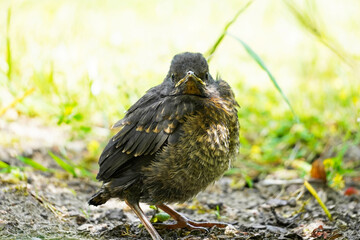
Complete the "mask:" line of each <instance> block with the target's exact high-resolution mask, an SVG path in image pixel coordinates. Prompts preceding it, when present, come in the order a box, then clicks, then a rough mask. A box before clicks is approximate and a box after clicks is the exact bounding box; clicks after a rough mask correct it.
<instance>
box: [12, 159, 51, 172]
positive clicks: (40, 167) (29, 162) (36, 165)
mask: <svg viewBox="0 0 360 240" xmlns="http://www.w3.org/2000/svg"><path fill="white" fill-rule="evenodd" d="M16 158H17V159H19V160H20V161H22V162H23V163H25V164H27V165H29V166H31V167H33V168H34V169H37V170H40V171H43V172H50V171H51V169H48V168H47V167H44V166H43V165H41V164H40V163H38V162H36V161H34V160H32V159H31V158H27V157H23V156H17V157H16Z"/></svg>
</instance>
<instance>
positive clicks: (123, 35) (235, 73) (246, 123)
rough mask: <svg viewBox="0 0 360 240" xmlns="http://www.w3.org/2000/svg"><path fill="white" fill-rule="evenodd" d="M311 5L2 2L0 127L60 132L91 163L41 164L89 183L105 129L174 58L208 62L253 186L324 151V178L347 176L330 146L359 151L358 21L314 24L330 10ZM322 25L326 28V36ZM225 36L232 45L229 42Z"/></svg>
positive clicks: (343, 18) (349, 17) (345, 18)
mask: <svg viewBox="0 0 360 240" xmlns="http://www.w3.org/2000/svg"><path fill="white" fill-rule="evenodd" d="M307 4H308V5H305V7H303V6H301V7H300V6H297V5H296V4H295V3H294V2H292V1H284V2H277V3H270V2H269V3H264V4H262V3H259V2H257V1H249V2H247V3H246V4H241V5H238V2H237V1H230V2H229V3H227V4H219V3H211V4H208V5H201V6H200V5H198V3H194V5H192V8H188V7H187V2H184V3H181V4H180V3H177V2H176V3H160V2H157V1H148V2H146V3H144V4H142V5H141V6H139V5H138V4H137V3H136V1H134V2H131V3H118V4H115V3H111V4H110V3H108V4H102V3H101V2H100V1H93V2H91V3H90V2H89V3H86V4H83V5H81V6H80V5H79V4H77V3H74V2H71V1H63V2H45V1H40V2H39V3H38V2H37V3H34V2H33V3H30V2H24V3H22V4H11V3H7V2H1V3H0V9H1V10H0V13H3V14H1V16H6V18H2V19H0V24H1V25H4V26H6V29H5V28H4V29H1V30H0V42H6V44H1V45H0V113H1V114H0V115H2V116H1V117H2V118H3V119H4V121H7V122H11V121H14V119H12V118H11V116H10V115H11V114H10V113H11V112H12V113H14V112H16V114H17V117H18V118H21V117H25V118H40V119H42V120H43V121H44V122H46V123H47V124H48V125H49V126H52V127H58V126H61V127H63V126H66V127H67V128H68V129H70V130H69V132H70V135H69V139H68V141H69V142H72V141H75V140H79V141H85V142H86V143H87V145H88V151H87V155H85V156H84V155H82V157H83V159H80V161H79V162H76V163H75V162H73V161H70V160H69V159H67V158H66V157H65V156H66V154H62V157H61V158H60V157H59V156H57V155H58V154H54V153H49V155H50V156H51V158H52V159H53V161H54V162H56V163H57V164H58V165H59V166H60V167H61V168H63V169H64V170H65V171H66V172H68V173H69V174H71V175H72V176H83V177H90V178H93V174H92V173H91V171H94V172H96V167H95V166H96V159H97V157H98V155H99V154H100V152H101V149H102V147H103V145H104V144H105V142H106V140H107V139H109V137H110V135H111V132H110V131H107V129H109V127H110V126H111V125H112V124H113V123H115V122H116V121H117V120H118V119H120V118H122V117H123V115H124V112H125V111H126V109H128V108H129V107H130V106H131V104H133V103H134V102H135V101H136V100H137V99H138V98H139V97H140V96H141V95H142V94H143V93H144V92H145V91H146V90H147V89H148V88H150V87H151V86H154V85H156V84H159V83H160V82H161V81H162V79H163V77H164V76H165V74H166V71H167V68H168V65H169V62H170V59H171V57H172V55H174V54H175V53H177V52H181V51H185V50H190V51H200V52H206V50H207V52H206V56H208V57H209V59H211V62H210V68H211V72H212V74H213V75H215V73H216V71H219V72H220V73H221V74H222V76H223V77H224V79H225V80H227V81H228V82H229V83H230V84H231V86H232V88H233V90H234V92H235V94H236V97H237V100H238V102H239V103H240V105H241V108H240V109H239V119H240V124H241V135H240V141H241V149H240V155H239V157H238V159H237V161H236V162H235V163H234V169H237V168H238V169H242V171H240V175H244V172H246V173H247V174H248V175H246V176H245V177H246V180H247V182H248V183H249V184H251V183H252V182H251V179H250V178H251V177H252V176H253V175H252V174H251V173H252V172H256V174H259V173H260V174H266V173H268V172H271V171H273V170H276V169H277V168H281V167H294V162H295V161H298V162H299V161H300V162H304V163H305V164H311V162H312V161H313V160H315V159H317V158H320V157H322V156H324V155H326V153H327V151H328V150H327V149H328V147H329V146H330V148H331V149H333V151H334V153H333V155H334V157H331V158H330V159H333V160H332V161H333V162H334V164H333V165H331V166H334V167H333V168H329V171H330V172H332V175H331V178H335V176H337V175H336V173H339V174H340V175H344V174H347V172H346V171H345V170H346V166H345V165H344V164H342V161H343V158H342V155H341V153H342V149H343V148H342V146H337V145H338V142H343V143H346V144H348V145H358V144H359V143H360V133H359V132H360V131H359V128H360V125H359V120H358V118H359V117H360V97H359V94H358V93H359V92H360V84H359V81H358V79H357V76H358V71H357V70H356V68H354V67H353V66H357V64H358V61H359V57H358V56H360V53H359V51H358V50H357V48H356V46H357V43H358V41H354V40H352V39H353V35H352V33H350V32H355V33H356V34H360V33H359V30H358V29H360V28H357V27H356V23H354V21H353V20H354V19H356V17H357V15H356V14H355V13H354V12H352V11H351V7H349V6H348V5H345V6H344V8H343V10H342V11H345V13H343V14H340V15H339V17H338V19H332V18H330V17H328V16H323V15H322V14H321V13H323V14H324V13H327V11H326V9H327V8H328V7H332V4H334V3H329V4H326V3H317V2H316V3H311V2H308V3H307ZM315 4H320V6H317V5H315ZM346 6H347V7H346ZM149 8H150V9H152V11H149V10H148V9H149ZM339 11H340V9H339ZM346 11H348V14H346V13H347V12H346ZM154 12H155V13H158V14H157V15H156V16H154V15H153V13H154ZM75 13H76V14H75ZM33 16H35V17H33ZM199 16H201V18H199ZM232 16H234V17H233V18H231V17H232ZM195 19H196V21H195ZM229 20H230V21H229ZM322 22H327V23H329V24H327V25H326V29H325V27H324V24H322ZM125 23H126V24H125ZM224 23H227V24H226V25H225V27H224ZM354 24H355V25H354ZM189 26H191V27H189ZM204 26H205V27H204ZM54 29H56V30H54ZM349 29H350V30H351V31H350V30H349ZM303 30H305V31H303ZM229 31H230V32H231V34H232V35H231V36H236V39H238V40H237V41H232V39H230V38H225V36H226V35H227V34H228V32H229ZM339 32H341V34H342V35H340V34H338V33H339ZM164 33H166V38H164ZM308 33H310V35H311V36H312V37H308V35H309V34H308ZM340 36H349V37H348V38H346V37H341V38H340ZM213 42H215V44H213V45H211V44H212V43H213ZM239 43H240V44H239ZM319 43H320V44H319ZM321 46H325V47H321ZM344 46H346V48H345V47H344ZM349 47H352V49H354V50H353V51H349V50H348V49H349ZM208 49H209V50H208ZM215 51H216V54H214V53H215ZM249 56H250V57H249ZM254 60H255V62H256V63H257V64H258V65H256V64H254ZM265 63H266V65H265ZM349 66H351V67H350V68H349ZM262 70H265V72H266V73H267V76H266V75H265V76H264V74H263V71H262ZM274 76H276V79H275V78H274ZM268 77H269V78H270V79H271V80H270V81H269V78H268ZM272 84H274V85H275V88H273V86H272ZM280 87H281V88H280ZM279 92H280V94H279ZM290 103H291V104H290ZM295 113H296V114H295ZM294 116H295V119H298V120H296V121H294ZM15 121H16V120H15ZM99 132H102V133H105V134H99ZM20 137H21V136H19V138H20ZM21 159H22V160H23V162H25V163H26V164H28V165H30V166H32V167H33V168H37V169H39V170H41V167H40V166H39V165H37V164H36V163H34V162H31V161H29V160H26V159H25V158H21V157H20V160H21ZM4 164H6V162H0V167H2V168H7V167H8V166H6V165H4ZM38 164H40V165H41V163H40V162H39V163H38ZM89 166H90V168H91V169H90V170H91V171H89ZM244 169H245V170H244ZM247 169H250V170H249V171H247ZM43 170H44V171H46V170H45V169H43ZM357 171H358V170H357ZM230 173H231V174H233V175H236V174H237V173H239V171H233V172H230ZM256 174H254V175H256ZM299 174H300V175H304V174H306V173H303V172H302V170H300V169H299Z"/></svg>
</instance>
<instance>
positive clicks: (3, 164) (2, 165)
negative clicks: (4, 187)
mask: <svg viewBox="0 0 360 240" xmlns="http://www.w3.org/2000/svg"><path fill="white" fill-rule="evenodd" d="M8 167H9V164H7V163H6V162H3V161H1V160H0V168H8Z"/></svg>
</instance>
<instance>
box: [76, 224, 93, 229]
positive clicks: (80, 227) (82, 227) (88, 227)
mask: <svg viewBox="0 0 360 240" xmlns="http://www.w3.org/2000/svg"><path fill="white" fill-rule="evenodd" d="M93 227H94V226H93V225H92V224H89V223H86V224H83V225H81V226H79V227H78V228H77V230H79V231H90V230H91V229H92V228H93Z"/></svg>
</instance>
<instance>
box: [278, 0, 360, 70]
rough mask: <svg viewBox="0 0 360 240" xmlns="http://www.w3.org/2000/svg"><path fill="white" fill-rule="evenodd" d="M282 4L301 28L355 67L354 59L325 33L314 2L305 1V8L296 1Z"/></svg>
mask: <svg viewBox="0 0 360 240" xmlns="http://www.w3.org/2000/svg"><path fill="white" fill-rule="evenodd" d="M284 2H285V5H286V6H287V8H288V9H289V11H290V12H291V14H292V15H293V16H294V18H295V19H296V21H297V22H298V24H299V25H300V26H301V27H302V28H304V29H305V30H306V31H307V32H309V33H310V34H312V35H313V36H314V37H315V38H316V39H317V40H318V41H319V42H320V43H322V44H323V45H324V46H325V47H327V48H328V49H330V51H332V52H333V53H335V54H336V55H337V56H338V57H339V58H340V59H341V60H342V61H343V62H344V63H346V64H347V65H348V66H350V67H352V68H355V67H357V65H356V62H354V58H353V57H352V56H351V55H350V54H349V53H348V52H346V51H345V49H344V48H343V47H342V46H341V45H340V44H339V43H338V42H337V41H336V39H334V38H332V37H331V36H330V35H329V33H328V32H327V31H326V28H325V25H324V24H323V21H322V20H321V18H320V16H321V14H319V13H318V12H317V7H316V1H306V2H305V3H306V7H305V8H302V7H301V6H300V5H299V4H298V2H296V1H292V0H284Z"/></svg>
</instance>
